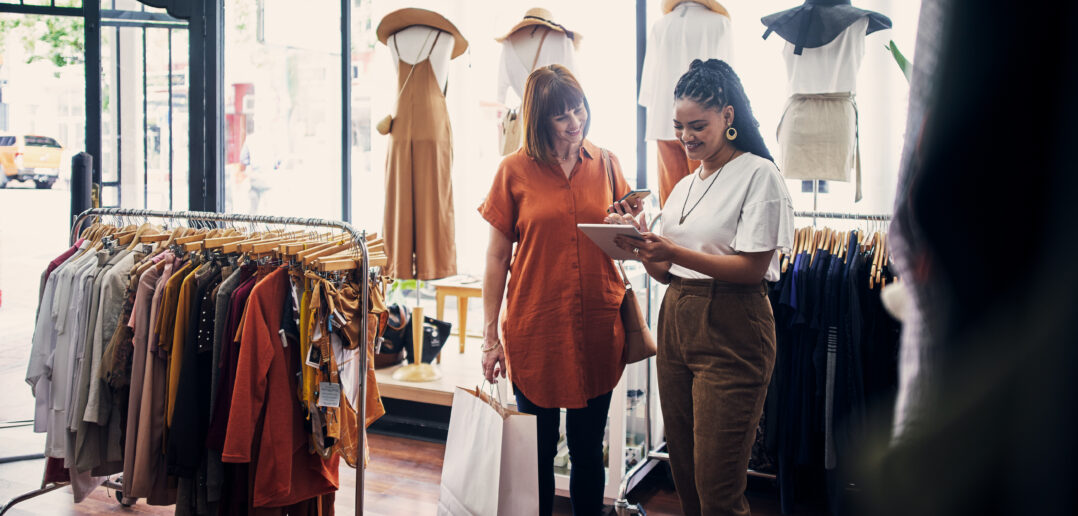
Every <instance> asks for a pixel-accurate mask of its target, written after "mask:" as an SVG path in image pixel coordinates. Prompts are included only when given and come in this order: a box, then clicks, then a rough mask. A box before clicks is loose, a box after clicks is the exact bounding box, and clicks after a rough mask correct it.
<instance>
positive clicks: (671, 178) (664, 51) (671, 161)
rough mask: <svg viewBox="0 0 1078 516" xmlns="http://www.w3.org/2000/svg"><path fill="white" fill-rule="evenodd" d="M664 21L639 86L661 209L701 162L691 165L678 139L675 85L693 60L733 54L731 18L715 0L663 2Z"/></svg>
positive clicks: (656, 27) (726, 58) (657, 28)
mask: <svg viewBox="0 0 1078 516" xmlns="http://www.w3.org/2000/svg"><path fill="white" fill-rule="evenodd" d="M662 10H663V17H662V18H660V19H659V20H658V21H657V22H655V25H654V26H653V27H652V29H651V34H650V35H649V37H648V47H647V53H646V54H645V55H644V70H643V74H642V76H641V82H640V99H639V102H640V105H641V106H644V107H645V108H647V129H646V131H645V133H646V134H645V138H646V139H647V140H653V141H655V145H656V151H657V152H656V154H657V155H658V164H659V169H658V171H659V206H662V205H663V204H665V203H666V197H667V196H668V195H670V190H672V189H673V188H674V185H676V184H677V182H678V181H680V180H681V178H683V177H685V176H687V175H689V174H690V173H691V172H692V171H693V170H695V169H696V167H698V166H700V162H698V161H695V160H690V159H689V158H688V157H687V156H686V155H685V148H684V147H683V146H682V145H681V142H679V141H677V139H676V137H675V136H674V128H673V125H672V123H671V120H673V119H674V86H675V85H676V84H677V81H678V79H679V78H680V77H681V75H682V74H684V73H685V72H686V71H687V70H688V69H689V63H691V62H692V60H693V59H703V60H707V59H712V58H714V59H722V60H724V61H727V62H729V61H730V58H731V57H732V54H733V45H732V39H733V38H732V36H731V31H730V17H729V14H728V13H727V11H726V9H725V8H724V7H723V6H721V5H719V3H718V2H715V1H714V0H700V1H689V0H665V1H664V2H663V6H662Z"/></svg>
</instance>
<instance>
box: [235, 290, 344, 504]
mask: <svg viewBox="0 0 1078 516" xmlns="http://www.w3.org/2000/svg"><path fill="white" fill-rule="evenodd" d="M288 288H289V285H288V273H287V271H285V270H284V269H277V270H275V271H273V272H271V273H270V274H269V275H268V276H266V278H265V279H264V280H263V281H261V282H259V283H258V284H257V285H255V287H254V288H253V289H252V291H251V297H250V299H249V300H248V302H247V308H246V310H245V314H244V329H243V331H242V337H241V342H240V350H239V359H238V363H237V369H236V385H235V388H234V391H233V394H232V407H231V409H230V411H229V412H230V413H229V418H228V429H227V431H226V434H225V443H224V444H225V446H224V453H223V454H222V456H221V457H222V460H223V461H225V462H234V463H246V462H250V463H251V469H252V474H253V477H254V488H253V491H252V496H253V498H252V500H253V503H254V505H255V506H262V507H278V506H284V505H291V504H295V503H299V502H301V501H303V500H307V499H310V498H313V497H315V496H319V495H323V494H328V493H331V492H333V491H335V490H336V489H337V487H338V486H339V485H340V484H339V480H338V474H337V467H338V462H339V460H338V457H337V456H333V457H332V458H330V459H328V460H323V459H322V458H321V457H319V456H317V455H312V454H311V453H309V452H308V451H307V441H308V434H307V432H306V431H305V430H304V428H303V423H302V421H303V420H304V417H303V414H302V412H301V408H300V406H299V404H298V403H297V400H296V396H295V393H296V387H297V384H298V382H297V380H296V375H295V374H290V371H298V370H299V361H300V358H299V352H298V351H299V346H298V345H297V344H298V343H291V344H292V345H288V346H285V345H283V344H284V343H282V340H281V337H280V336H279V334H278V330H279V329H280V328H281V318H282V306H284V301H285V299H286V296H288V292H287V290H288ZM256 434H261V435H260V436H258V439H256ZM255 453H257V457H256V456H254V455H253V454H255Z"/></svg>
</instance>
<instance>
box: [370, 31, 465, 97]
mask: <svg viewBox="0 0 1078 516" xmlns="http://www.w3.org/2000/svg"><path fill="white" fill-rule="evenodd" d="M437 32H440V31H439V30H438V29H434V28H431V27H426V26H423V25H412V26H410V27H405V28H404V29H401V30H400V31H398V32H396V33H394V34H393V35H392V36H390V37H389V42H388V43H386V46H387V47H389V53H390V55H392V56H393V64H399V63H400V62H401V61H404V63H405V64H409V65H413V64H416V63H418V62H419V61H422V60H423V59H425V58H426V56H427V55H428V54H429V55H430V64H431V66H432V67H433V68H434V76H435V77H436V78H437V79H438V87H439V88H440V89H441V90H442V91H445V89H446V86H447V85H448V81H449V61H450V59H451V57H450V55H451V54H452V51H453V39H452V38H449V37H445V36H444V35H443V37H440V38H438V41H437V44H435V41H434V36H435V33H437ZM432 46H433V47H434V48H433V50H432V49H431V47H432ZM398 48H399V49H400V52H401V54H402V55H397V49H398ZM417 57H418V59H417Z"/></svg>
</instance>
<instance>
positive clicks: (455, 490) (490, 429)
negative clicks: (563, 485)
mask: <svg viewBox="0 0 1078 516" xmlns="http://www.w3.org/2000/svg"><path fill="white" fill-rule="evenodd" d="M535 425H536V423H535V416H533V415H530V414H523V413H520V412H515V411H511V410H508V409H506V408H505V407H504V406H502V404H501V403H499V402H497V401H493V400H492V399H491V397H490V396H488V395H487V394H485V393H483V392H481V391H480V390H479V389H478V388H477V389H475V390H470V389H464V388H462V387H458V388H457V390H456V392H454V393H453V409H452V412H451V414H450V416H449V436H448V438H447V439H446V443H445V460H444V461H443V463H442V481H441V485H440V488H439V495H438V514H439V515H452V516H488V515H489V516H495V515H499V514H511V515H523V516H527V515H531V514H538V513H539V492H538V491H539V477H538V471H537V470H538V458H537V455H536V444H535V442H536V441H535V439H536V435H535V432H536V429H535Z"/></svg>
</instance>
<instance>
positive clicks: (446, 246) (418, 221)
mask: <svg viewBox="0 0 1078 516" xmlns="http://www.w3.org/2000/svg"><path fill="white" fill-rule="evenodd" d="M441 35H442V33H441V32H438V35H437V36H435V40H434V44H432V45H431V49H433V48H434V45H436V44H437V43H438V39H437V38H438V37H440V36H441ZM394 43H396V40H395V39H394ZM398 54H399V51H398ZM397 66H398V70H397V88H398V89H397V91H400V92H401V93H400V99H399V100H398V102H397V113H396V115H395V116H394V117H393V128H392V132H390V134H389V151H388V153H387V156H386V208H385V242H386V248H387V253H388V255H389V267H388V271H387V272H388V273H389V275H390V276H392V277H395V278H399V279H412V278H418V279H422V280H429V279H437V278H444V277H446V276H452V275H454V274H456V273H457V246H456V240H455V235H454V220H453V181H452V178H451V177H450V170H451V169H452V165H453V141H452V131H451V128H450V126H449V111H448V110H447V109H446V103H445V94H444V93H443V92H442V90H441V89H439V88H438V80H437V78H436V77H435V75H434V68H433V67H432V65H431V62H430V53H428V54H427V57H426V58H425V59H423V60H422V61H419V62H417V63H416V64H415V65H409V64H408V63H406V62H404V61H403V60H401V61H400V62H399V63H398V65H397ZM409 73H410V74H411V76H410V77H409Z"/></svg>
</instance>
